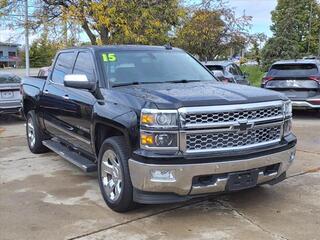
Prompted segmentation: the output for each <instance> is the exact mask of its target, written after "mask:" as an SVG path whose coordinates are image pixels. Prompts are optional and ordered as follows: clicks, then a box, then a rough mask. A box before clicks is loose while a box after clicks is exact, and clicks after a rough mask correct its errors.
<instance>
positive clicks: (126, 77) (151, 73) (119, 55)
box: [101, 50, 215, 86]
mask: <svg viewBox="0 0 320 240" xmlns="http://www.w3.org/2000/svg"><path fill="white" fill-rule="evenodd" d="M101 59H102V61H103V66H104V69H105V74H106V77H107V79H108V80H109V81H110V83H111V85H112V86H117V85H119V86H120V85H123V84H140V83H141V84H146V83H165V82H179V81H181V82H189V81H190V82H191V81H215V78H214V77H213V76H212V75H211V74H210V73H209V72H208V71H207V70H206V69H205V68H204V67H203V66H202V65H201V64H199V63H198V62H197V61H196V60H194V59H193V58H192V57H191V56H189V55H188V54H187V53H185V52H177V51H172V50H168V51H156V50H155V51H150V50H148V51H119V52H112V53H111V52H104V53H102V55H101Z"/></svg>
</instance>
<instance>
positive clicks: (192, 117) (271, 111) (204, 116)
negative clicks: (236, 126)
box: [184, 106, 283, 126]
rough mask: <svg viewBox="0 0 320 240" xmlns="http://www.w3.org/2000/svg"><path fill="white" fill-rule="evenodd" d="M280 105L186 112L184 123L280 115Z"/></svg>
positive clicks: (204, 122) (216, 122) (209, 122)
mask: <svg viewBox="0 0 320 240" xmlns="http://www.w3.org/2000/svg"><path fill="white" fill-rule="evenodd" d="M282 114H283V113H282V107H281V106H270V107H266V108H262V109H253V110H237V111H226V112H212V113H187V114H185V117H184V125H188V126H192V125H202V124H219V123H228V122H230V123H231V122H237V121H238V120H242V119H247V120H261V119H270V118H276V117H280V118H281V117H282Z"/></svg>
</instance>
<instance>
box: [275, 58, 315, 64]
mask: <svg viewBox="0 0 320 240" xmlns="http://www.w3.org/2000/svg"><path fill="white" fill-rule="evenodd" d="M303 63H305V64H316V65H320V61H319V60H317V59H291V60H281V61H277V62H275V63H273V64H272V65H276V64H303Z"/></svg>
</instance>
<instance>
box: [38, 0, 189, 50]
mask: <svg viewBox="0 0 320 240" xmlns="http://www.w3.org/2000/svg"><path fill="white" fill-rule="evenodd" d="M43 2H44V4H45V5H44V8H42V9H40V11H43V10H46V11H47V12H48V15H49V19H54V18H61V17H63V16H64V17H67V18H68V19H69V20H70V19H72V21H73V22H74V23H77V24H79V25H80V26H81V27H82V29H83V31H84V32H85V33H86V34H87V36H88V37H89V39H90V41H91V44H93V45H95V44H98V43H102V44H110V43H140V44H164V43H166V42H167V41H168V40H169V37H168V34H167V33H168V31H170V30H171V29H172V27H174V26H176V25H177V24H178V22H179V17H180V16H182V14H183V11H181V10H182V9H181V8H180V6H179V0H152V1H150V0H131V1H127V0H98V1H87V0H68V1H57V0H43ZM40 15H41V13H40Z"/></svg>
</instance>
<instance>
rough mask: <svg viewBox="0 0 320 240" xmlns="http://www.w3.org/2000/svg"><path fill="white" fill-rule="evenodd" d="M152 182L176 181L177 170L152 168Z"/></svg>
mask: <svg viewBox="0 0 320 240" xmlns="http://www.w3.org/2000/svg"><path fill="white" fill-rule="evenodd" d="M150 181H151V182H175V181H176V178H175V170H163V169H161V170H156V169H154V170H151V179H150Z"/></svg>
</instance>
